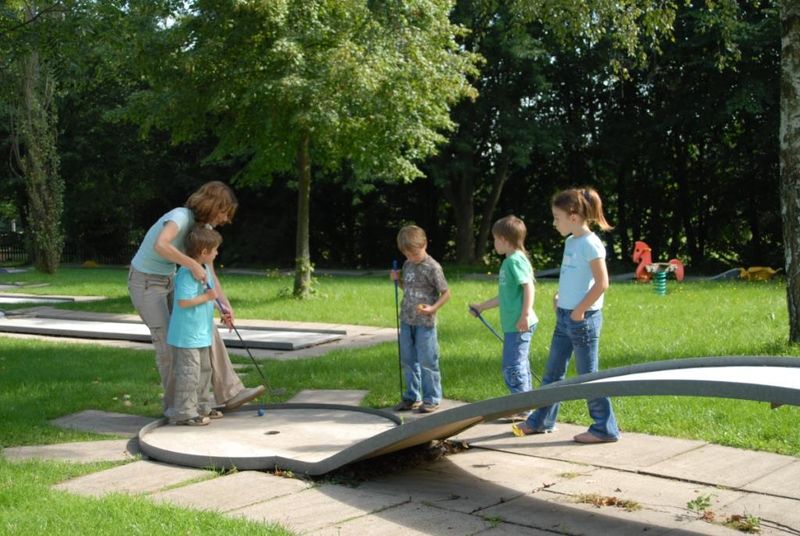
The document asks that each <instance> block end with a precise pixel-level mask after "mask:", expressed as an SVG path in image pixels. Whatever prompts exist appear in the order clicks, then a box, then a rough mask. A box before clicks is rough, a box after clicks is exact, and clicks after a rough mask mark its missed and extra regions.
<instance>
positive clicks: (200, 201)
mask: <svg viewBox="0 0 800 536" xmlns="http://www.w3.org/2000/svg"><path fill="white" fill-rule="evenodd" d="M238 206H239V201H238V200H237V199H236V195H235V194H234V193H233V190H231V188H230V186H228V185H227V184H225V183H224V182H220V181H211V182H207V183H205V184H204V185H202V186H201V187H200V188H198V189H197V191H196V192H194V193H193V194H192V195H190V196H189V199H187V200H186V208H188V209H190V210H191V211H192V212H193V213H194V220H195V221H196V222H197V223H210V222H211V221H213V220H214V219H215V217H216V216H218V215H219V214H225V216H226V218H227V220H228V221H229V222H230V221H231V220H233V215H234V214H236V209H237V207H238Z"/></svg>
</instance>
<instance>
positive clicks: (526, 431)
mask: <svg viewBox="0 0 800 536" xmlns="http://www.w3.org/2000/svg"><path fill="white" fill-rule="evenodd" d="M553 430H555V428H550V429H545V430H534V429H533V428H531V425H530V424H528V423H527V422H525V421H522V422H518V423H514V424H512V425H511V432H512V433H513V434H514V435H515V436H517V437H525V436H527V435H535V434H549V433H551V432H552V431H553Z"/></svg>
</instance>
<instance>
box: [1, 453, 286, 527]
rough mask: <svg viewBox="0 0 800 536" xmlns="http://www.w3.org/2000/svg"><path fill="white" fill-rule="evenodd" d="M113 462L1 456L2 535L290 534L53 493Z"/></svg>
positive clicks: (130, 501)
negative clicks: (10, 459)
mask: <svg viewBox="0 0 800 536" xmlns="http://www.w3.org/2000/svg"><path fill="white" fill-rule="evenodd" d="M113 465H114V464H110V463H95V464H86V465H78V464H69V463H54V462H39V461H30V462H13V463H12V462H8V461H6V460H5V459H4V458H2V457H0V512H2V516H0V533H2V534H32V535H33V534H36V535H39V534H48V535H60V534H64V535H73V534H103V535H106V534H119V535H125V536H128V535H131V534H141V535H151V534H219V535H229V534H248V535H265V536H284V535H290V534H292V533H291V532H288V531H286V530H284V529H281V528H280V527H277V526H275V525H266V524H263V523H255V522H251V521H246V520H239V519H232V518H228V517H224V516H221V515H219V514H216V513H212V512H202V511H197V510H187V509H182V508H177V507H173V506H169V505H159V506H156V505H154V504H153V503H152V502H150V501H149V500H147V499H146V498H144V497H137V496H131V495H124V494H111V495H108V496H105V497H103V498H100V499H96V498H88V497H81V496H77V495H73V494H70V493H67V492H63V491H57V490H54V489H52V487H51V486H52V485H53V484H56V483H58V482H62V481H64V480H68V479H70V478H76V477H78V476H81V475H84V474H87V473H91V472H94V471H99V470H101V469H107V468H109V467H112V466H113Z"/></svg>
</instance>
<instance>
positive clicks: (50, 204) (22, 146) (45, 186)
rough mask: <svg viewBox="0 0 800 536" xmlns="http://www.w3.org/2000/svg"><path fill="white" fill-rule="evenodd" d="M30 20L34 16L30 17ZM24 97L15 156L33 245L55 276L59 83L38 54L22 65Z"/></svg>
mask: <svg viewBox="0 0 800 536" xmlns="http://www.w3.org/2000/svg"><path fill="white" fill-rule="evenodd" d="M27 16H28V18H29V19H32V18H33V17H34V14H33V13H27ZM17 65H18V69H19V80H20V86H19V87H20V98H19V101H18V104H17V106H16V110H15V114H14V124H13V127H12V131H13V152H14V156H15V161H16V163H17V166H18V167H19V170H20V171H21V173H22V175H23V177H24V179H25V189H26V193H27V196H28V207H27V212H28V213H27V215H26V216H27V222H28V232H29V238H28V240H29V247H30V249H31V251H32V253H33V257H34V266H35V267H36V269H37V270H38V271H40V272H45V273H49V274H52V273H55V272H56V270H57V269H58V265H59V261H60V259H61V252H62V249H63V247H64V235H63V232H62V230H61V215H62V212H63V208H64V181H63V179H62V178H61V176H60V175H59V158H58V153H57V152H56V136H57V127H58V125H57V123H58V119H57V114H56V110H55V102H54V101H55V80H54V78H53V76H52V74H51V73H50V71H49V69H48V68H47V67H46V66H44V65H43V64H42V62H41V61H40V59H39V55H38V54H37V53H36V52H35V51H34V52H31V53H29V54H28V55H26V56H25V57H23V58H21V59H20V60H19V62H18V64H17Z"/></svg>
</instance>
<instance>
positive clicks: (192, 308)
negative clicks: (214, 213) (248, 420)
mask: <svg viewBox="0 0 800 536" xmlns="http://www.w3.org/2000/svg"><path fill="white" fill-rule="evenodd" d="M221 243H222V236H220V234H219V233H218V232H217V231H215V230H214V229H212V228H211V227H209V226H206V225H195V226H194V227H192V229H191V230H190V231H189V232H188V234H187V235H186V238H185V249H186V255H188V256H189V257H191V258H193V259H194V260H196V261H197V262H198V263H200V264H202V265H203V266H204V267H205V269H206V271H208V266H209V265H211V264H212V263H213V262H214V259H215V258H216V256H217V248H219V245H220V244H221ZM206 280H207V281H208V287H206V286H204V284H203V283H202V282H201V281H197V280H196V279H195V278H194V276H192V272H191V271H190V270H189V269H187V268H185V267H183V266H182V267H181V268H180V269H179V270H178V273H177V274H176V275H175V297H174V301H173V306H172V316H171V317H170V319H169V329H168V331H167V343H168V344H169V345H170V346H172V347H173V348H174V355H175V365H174V373H173V374H174V379H175V400H174V401H173V404H170V405H168V406H171V407H173V408H174V414H173V415H171V416H170V422H171V423H173V424H180V425H187V426H204V425H206V424H208V423H209V422H210V419H219V418H221V417H222V412H220V411H218V410H215V409H213V406H214V404H215V400H214V395H213V393H212V391H211V353H210V351H211V343H212V340H213V330H214V301H215V300H216V299H217V298H218V297H219V293H218V291H217V289H216V288H214V283H213V282H214V278H213V277H207V278H206Z"/></svg>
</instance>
